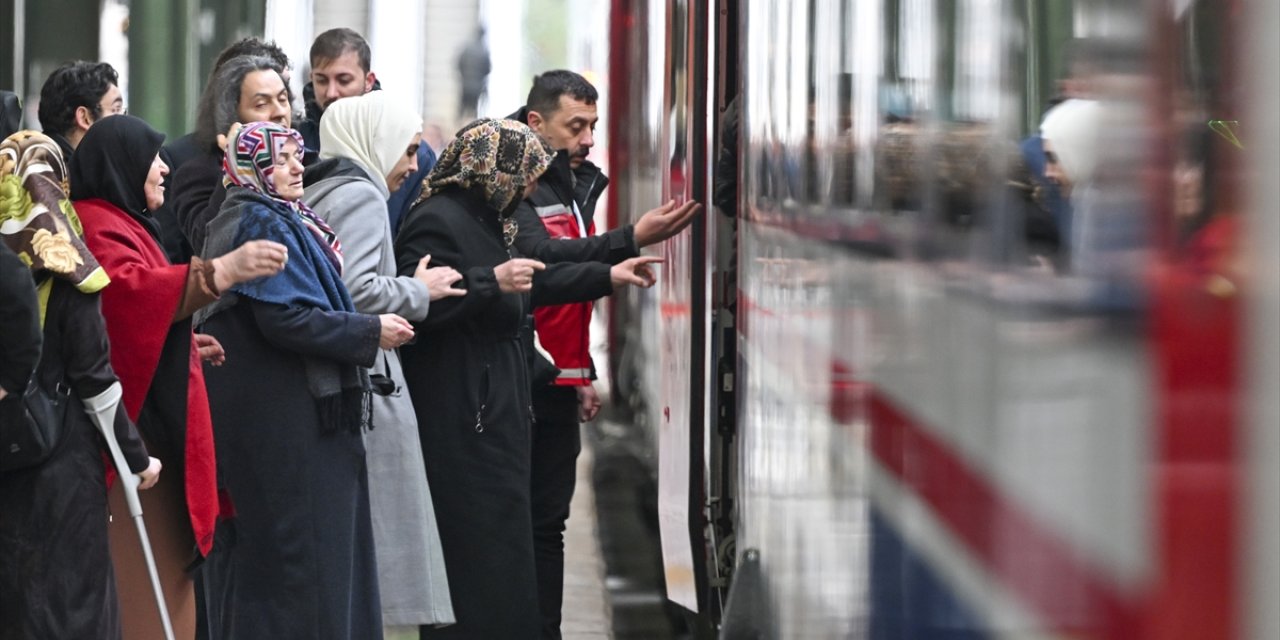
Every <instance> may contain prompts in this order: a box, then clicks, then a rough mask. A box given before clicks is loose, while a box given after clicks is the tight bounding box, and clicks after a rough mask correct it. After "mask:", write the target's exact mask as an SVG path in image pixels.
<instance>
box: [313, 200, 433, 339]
mask: <svg viewBox="0 0 1280 640" xmlns="http://www.w3.org/2000/svg"><path fill="white" fill-rule="evenodd" d="M326 203H327V204H326ZM318 204H320V207H318V208H317V209H316V213H317V214H318V215H320V216H321V217H322V218H324V219H325V221H326V222H328V223H329V226H331V227H333V230H334V232H335V233H337V234H338V239H339V240H341V241H342V262H343V267H342V280H343V282H344V283H345V284H346V285H347V290H348V291H350V292H351V300H352V301H353V302H354V303H355V305H356V309H357V310H359V311H360V312H361V313H372V314H380V313H396V314H399V315H401V316H404V318H405V319H407V320H410V321H419V320H422V319H423V318H425V317H427V310H428V308H429V307H430V305H431V292H430V291H429V290H428V289H427V285H426V284H423V283H422V282H421V281H419V280H417V279H416V278H414V277H413V273H412V272H410V273H409V274H408V275H404V276H397V275H396V274H394V273H392V274H384V273H380V270H381V269H382V256H383V251H384V249H385V248H386V245H389V244H390V243H391V227H390V224H389V223H388V221H387V203H386V201H385V200H383V199H382V194H381V193H379V192H378V190H377V189H375V188H373V187H372V186H371V185H369V184H368V183H366V182H364V181H359V180H353V181H351V182H348V183H346V184H344V185H342V186H340V187H337V188H336V189H335V190H334V192H333V193H330V194H329V196H328V197H327V198H326V199H325V200H324V201H322V202H321V203H318Z"/></svg>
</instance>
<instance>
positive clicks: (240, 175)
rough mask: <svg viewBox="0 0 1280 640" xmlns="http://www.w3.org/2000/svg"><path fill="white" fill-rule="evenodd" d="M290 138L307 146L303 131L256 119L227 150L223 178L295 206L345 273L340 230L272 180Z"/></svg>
mask: <svg viewBox="0 0 1280 640" xmlns="http://www.w3.org/2000/svg"><path fill="white" fill-rule="evenodd" d="M290 140H292V141H294V142H295V143H297V145H298V149H305V148H306V145H305V144H304V143H303V142H302V134H300V133H298V132H297V131H294V130H293V129H290V128H288V127H282V126H280V125H278V124H275V123H274V122H253V123H250V124H247V125H245V126H243V127H241V128H240V130H239V131H237V132H236V134H235V136H234V139H233V140H231V142H229V143H227V150H226V153H225V154H223V157H222V173H223V178H222V181H223V183H224V184H226V186H227V187H233V186H234V187H244V188H245V189H248V190H250V191H254V192H257V193H259V194H262V195H263V196H266V197H267V198H270V199H271V200H273V201H275V202H276V203H277V204H279V205H282V206H284V207H288V208H289V209H292V210H293V211H294V212H295V213H297V214H298V217H299V218H301V219H302V223H303V224H304V225H306V226H307V228H308V229H310V230H311V232H312V233H314V234H315V235H316V238H317V239H318V240H320V246H322V247H326V248H327V249H328V252H329V254H330V255H329V259H330V260H331V261H332V262H333V266H334V268H336V269H337V270H338V273H342V243H341V242H338V234H337V233H334V231H333V228H332V227H330V226H329V225H328V224H327V223H326V222H325V221H324V220H323V219H321V218H320V216H318V215H316V212H315V211H312V210H311V207H308V206H307V205H306V203H304V202H302V200H285V199H284V198H282V197H280V192H279V191H277V190H276V185H275V182H273V181H272V180H271V177H272V175H274V174H275V172H276V160H277V159H278V158H279V156H280V151H281V150H282V149H284V145H285V143H286V142H289V141H290Z"/></svg>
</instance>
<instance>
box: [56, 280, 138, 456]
mask: <svg viewBox="0 0 1280 640" xmlns="http://www.w3.org/2000/svg"><path fill="white" fill-rule="evenodd" d="M67 296H68V298H67V303H66V305H65V306H62V307H61V308H60V309H59V310H58V312H59V315H60V316H62V317H61V318H59V320H58V321H59V322H61V323H62V353H61V356H62V361H63V363H65V366H66V369H65V371H66V376H67V381H68V382H69V383H70V384H71V390H72V391H73V392H74V393H75V394H76V396H77V397H80V398H92V397H94V396H97V395H99V394H101V393H102V392H103V391H106V390H107V388H108V387H110V386H111V385H112V384H114V383H115V382H116V380H117V378H116V374H115V371H113V370H112V369H111V351H110V346H109V345H108V341H107V326H106V322H105V321H104V320H103V319H102V310H101V307H100V299H99V296H98V295H96V294H95V295H87V294H83V293H80V292H78V291H74V290H70V289H69V288H68V293H67ZM114 428H115V432H116V440H118V441H119V442H120V450H121V451H122V452H123V453H124V457H125V460H126V461H127V462H128V463H129V470H130V471H132V472H134V473H138V472H139V471H143V470H145V469H146V468H147V465H148V464H149V463H150V460H148V459H147V447H146V445H144V444H143V443H142V438H141V436H139V435H138V430H137V428H136V427H135V426H134V424H133V422H132V421H131V420H129V413H128V411H126V410H125V406H124V405H123V403H122V404H121V406H120V408H119V409H118V410H117V411H116V420H115V425H114Z"/></svg>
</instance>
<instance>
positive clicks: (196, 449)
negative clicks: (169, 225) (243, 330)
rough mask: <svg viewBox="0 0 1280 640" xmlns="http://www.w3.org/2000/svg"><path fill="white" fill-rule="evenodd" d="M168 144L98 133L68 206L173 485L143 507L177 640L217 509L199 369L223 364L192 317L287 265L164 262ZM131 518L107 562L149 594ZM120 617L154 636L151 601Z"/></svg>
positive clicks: (190, 625)
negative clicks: (164, 152)
mask: <svg viewBox="0 0 1280 640" xmlns="http://www.w3.org/2000/svg"><path fill="white" fill-rule="evenodd" d="M163 142H164V135H163V134H161V133H159V132H157V131H156V130H155V129H152V128H151V127H150V126H149V125H147V123H145V122H143V121H142V120H140V119H138V118H135V117H133V116H125V115H122V116H113V117H111V118H103V119H102V120H100V121H99V122H97V123H94V125H93V126H92V127H90V128H89V131H88V132H87V133H86V134H85V136H84V138H83V139H82V140H81V141H80V145H79V147H77V149H76V153H75V155H74V156H73V157H72V161H71V167H70V173H71V198H72V200H74V201H75V209H76V212H77V213H78V214H79V216H80V220H81V222H82V223H83V225H84V232H85V242H86V244H87V245H88V246H89V249H90V250H91V251H92V252H93V254H94V255H95V256H97V258H98V260H99V262H101V263H102V266H103V267H104V268H105V269H106V271H107V274H108V275H109V276H110V277H111V281H112V284H111V286H110V287H109V288H108V289H107V290H106V291H104V292H103V294H102V314H103V316H104V317H105V318H106V321H107V334H108V336H109V338H110V341H111V365H112V367H113V368H114V369H115V371H116V373H117V374H118V375H119V376H120V382H121V384H122V386H123V387H124V404H125V408H126V409H127V410H128V414H129V417H130V418H132V419H133V420H135V421H136V422H137V424H138V428H139V429H140V430H141V432H142V435H143V438H144V439H145V440H146V442H147V445H148V448H149V449H150V450H151V451H152V453H153V455H155V456H156V457H158V458H160V459H161V461H163V462H164V464H165V466H166V467H167V468H168V470H167V471H166V476H167V477H168V478H169V481H168V482H164V483H161V484H160V485H159V487H158V488H157V490H156V491H153V492H150V493H149V495H147V496H146V497H145V498H144V499H143V509H144V510H145V512H146V513H147V515H148V518H147V522H148V523H149V524H150V527H151V540H152V543H153V546H154V548H155V552H156V560H157V563H158V564H159V568H160V574H161V576H160V577H161V581H162V583H163V584H164V586H165V591H166V593H165V597H166V601H167V604H168V605H169V610H170V614H171V616H172V617H173V620H174V626H175V631H177V632H178V633H179V634H180V635H189V633H194V628H195V618H194V611H195V608H194V591H193V588H192V582H191V580H190V578H189V577H187V576H186V575H185V574H184V569H185V568H186V567H187V566H189V565H191V564H192V562H193V561H195V560H198V559H199V558H200V557H202V556H204V555H205V554H208V553H209V550H210V548H211V547H212V545H213V528H214V523H215V520H216V519H217V515H218V510H219V500H218V495H217V483H216V477H215V459H214V448H213V430H212V424H211V421H210V418H209V404H208V398H207V395H206V393H205V385H204V374H203V371H202V369H201V360H204V361H207V362H210V363H211V364H214V365H217V364H220V363H221V361H222V360H223V359H224V358H225V354H223V352H222V347H221V346H220V345H219V344H218V343H217V341H216V340H214V339H213V338H211V337H209V336H203V335H195V334H192V331H191V316H192V314H193V313H194V312H195V311H196V310H197V309H199V308H201V307H203V306H205V305H207V304H209V303H211V302H213V301H214V300H216V299H217V298H218V295H219V292H221V291H223V290H225V289H227V288H229V287H231V286H232V285H234V284H237V283H239V282H244V281H246V280H250V279H252V278H256V277H259V276H264V275H271V274H274V273H276V272H278V271H279V270H280V269H281V268H282V267H283V265H284V262H285V260H287V257H288V256H287V253H286V250H285V248H284V247H283V246H281V245H279V244H275V243H268V242H260V243H252V244H250V245H246V247H245V248H242V249H239V250H237V251H234V252H231V253H228V254H226V255H224V256H221V257H219V258H215V259H213V260H192V261H191V263H190V264H180V265H174V264H170V263H169V260H168V258H167V257H166V256H165V253H164V250H163V249H162V248H161V245H160V229H159V225H158V224H157V223H156V221H155V219H154V218H153V217H152V216H151V214H150V212H151V211H154V210H155V209H157V208H158V207H159V206H160V205H162V204H163V203H164V187H163V186H161V182H162V181H163V179H164V176H165V175H166V174H167V173H168V167H166V166H165V164H164V162H163V161H161V160H160V157H159V152H160V145H161V143H163ZM232 357H235V355H234V354H232ZM120 498H121V496H120V495H118V492H113V498H112V500H113V508H115V507H116V506H118V510H119V512H121V513H123V512H124V507H123V502H122V501H120ZM126 520H127V519H125V518H121V519H118V520H116V521H115V522H114V523H113V525H112V526H115V527H116V528H117V529H118V531H116V532H114V533H113V535H112V553H113V556H114V557H115V558H116V566H117V567H119V570H120V571H119V573H120V583H121V587H122V590H131V591H134V592H137V593H145V592H147V591H148V590H149V586H148V584H149V579H148V577H147V575H146V572H145V571H144V570H142V568H143V567H144V565H143V564H142V559H141V552H140V550H139V549H140V546H139V543H138V539H137V535H136V534H135V533H133V532H132V531H131V529H130V528H129V527H130V525H129V524H128V523H127V522H126ZM130 604H134V607H136V609H131V608H130ZM125 607H126V608H125V611H124V612H123V613H124V615H123V618H122V622H123V623H124V627H125V635H126V636H127V637H159V635H160V633H159V625H158V616H156V615H155V612H154V607H153V606H151V603H149V602H147V601H146V599H143V598H134V599H133V600H132V603H126V604H125ZM135 610H136V614H135V613H134V611H135ZM188 632H189V633H188Z"/></svg>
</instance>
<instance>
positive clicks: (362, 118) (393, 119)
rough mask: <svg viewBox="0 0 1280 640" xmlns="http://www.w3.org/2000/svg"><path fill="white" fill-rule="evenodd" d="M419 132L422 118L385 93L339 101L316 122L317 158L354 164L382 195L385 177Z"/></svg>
mask: <svg viewBox="0 0 1280 640" xmlns="http://www.w3.org/2000/svg"><path fill="white" fill-rule="evenodd" d="M421 131H422V118H420V117H418V116H417V115H416V114H415V113H414V112H413V111H412V110H411V109H409V108H408V107H406V106H404V105H403V104H402V103H401V102H399V101H397V99H396V98H395V97H393V96H390V95H388V94H387V92H386V91H370V92H369V93H366V94H364V95H362V96H354V97H351V98H342V99H340V100H335V101H334V102H333V104H330V105H329V107H328V108H326V109H325V110H324V116H322V117H321V118H320V158H321V159H328V158H348V159H350V160H353V161H355V163H356V164H358V165H360V168H362V169H364V170H365V171H366V172H368V173H369V175H370V176H373V177H374V178H375V180H374V183H375V184H377V185H378V188H379V189H380V190H381V191H384V192H385V191H386V190H387V184H386V181H385V178H386V177H387V174H389V173H391V170H392V169H394V168H395V166H396V163H397V162H399V161H400V158H402V157H404V154H405V150H406V149H407V148H408V146H409V141H410V140H412V139H413V136H414V134H416V133H420V132H421ZM384 195H387V196H390V194H389V193H386V194H384Z"/></svg>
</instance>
